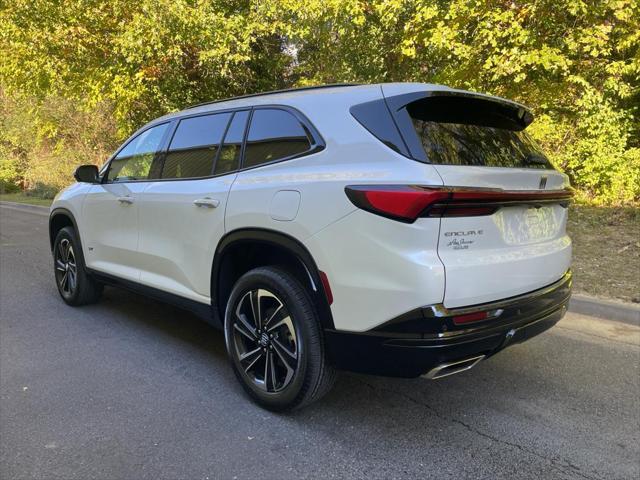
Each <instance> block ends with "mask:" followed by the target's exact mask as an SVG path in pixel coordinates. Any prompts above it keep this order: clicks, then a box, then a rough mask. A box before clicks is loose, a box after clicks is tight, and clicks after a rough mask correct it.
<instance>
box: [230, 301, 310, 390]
mask: <svg viewBox="0 0 640 480" xmlns="http://www.w3.org/2000/svg"><path fill="white" fill-rule="evenodd" d="M232 322H233V325H232V326H233V339H232V340H233V342H232V343H233V345H232V347H233V353H234V355H235V356H236V359H237V361H238V363H239V364H240V369H241V371H243V372H244V375H245V376H246V377H247V378H248V379H249V380H250V381H251V382H252V383H253V384H254V385H256V386H257V387H258V388H259V389H261V390H263V391H265V392H267V393H276V392H279V391H281V390H283V389H284V388H286V387H287V386H288V385H289V384H290V383H291V380H292V379H293V376H294V374H295V372H296V369H297V367H298V355H299V348H298V338H297V335H296V329H295V326H294V324H293V321H292V320H291V316H290V313H289V311H288V310H287V308H286V306H285V305H284V303H283V302H282V300H280V299H279V298H278V297H277V296H276V295H275V294H274V293H272V292H270V291H268V290H265V289H255V290H251V291H249V292H247V293H246V294H244V295H243V296H242V297H241V298H240V301H239V302H238V304H237V306H236V309H235V312H234V315H233V317H232Z"/></svg>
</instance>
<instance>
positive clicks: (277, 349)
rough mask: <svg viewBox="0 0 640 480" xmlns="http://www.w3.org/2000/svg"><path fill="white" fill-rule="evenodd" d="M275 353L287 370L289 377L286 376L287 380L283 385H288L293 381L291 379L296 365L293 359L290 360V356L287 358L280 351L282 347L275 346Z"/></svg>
mask: <svg viewBox="0 0 640 480" xmlns="http://www.w3.org/2000/svg"><path fill="white" fill-rule="evenodd" d="M273 351H274V352H276V355H277V356H278V358H279V359H280V362H282V365H283V366H284V368H286V370H287V375H286V376H285V379H284V382H283V384H284V385H286V384H288V383H289V380H290V379H291V377H293V374H294V372H295V367H296V365H295V363H294V362H292V360H291V358H289V357H288V356H286V355H285V354H283V353H282V352H281V351H280V347H278V346H277V345H274V347H273Z"/></svg>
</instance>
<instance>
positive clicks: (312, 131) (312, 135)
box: [100, 104, 327, 184]
mask: <svg viewBox="0 0 640 480" xmlns="http://www.w3.org/2000/svg"><path fill="white" fill-rule="evenodd" d="M259 109H272V110H273V109H276V110H284V111H285V112H289V113H291V114H292V115H293V116H294V117H295V118H296V119H297V120H298V121H299V122H300V123H301V124H302V125H303V127H304V128H305V129H306V130H307V132H308V133H309V141H310V142H311V148H309V150H307V151H305V152H301V153H297V154H295V155H290V156H288V157H284V158H279V159H277V160H272V161H271V162H265V163H261V164H259V165H254V166H251V167H245V166H244V156H245V150H246V143H247V137H248V135H249V128H250V126H251V120H252V119H253V112H254V110H259ZM241 111H249V118H248V119H247V123H246V125H245V127H244V135H243V138H242V147H241V151H240V162H239V166H238V168H236V169H235V170H230V171H228V172H224V173H218V174H216V175H213V174H212V175H207V176H205V177H188V178H187V177H185V178H146V179H141V180H127V181H123V182H108V181H106V179H107V177H108V176H109V169H110V167H111V162H112V161H113V160H114V159H115V158H116V156H117V155H118V153H120V151H121V150H122V149H123V148H124V147H126V146H127V144H129V142H131V141H132V140H133V139H135V138H136V137H137V136H138V135H140V134H142V133H144V132H145V131H147V130H149V129H150V128H153V127H157V126H159V125H164V124H165V123H169V124H170V126H169V129H168V130H167V132H166V133H165V137H164V138H163V141H162V143H161V145H162V147H161V149H160V150H158V152H157V155H161V156H162V168H163V169H164V159H165V156H166V154H167V152H168V150H169V144H170V141H171V139H173V135H174V134H175V131H176V129H177V128H178V124H179V123H180V121H181V120H185V119H187V118H193V117H202V116H205V115H215V114H218V113H233V114H235V113H236V112H241ZM232 121H233V116H232V117H231V118H230V119H229V122H228V123H227V129H226V130H225V132H224V136H223V137H222V142H223V143H222V144H221V147H222V145H223V144H224V140H225V137H226V135H227V131H228V130H229V127H230V126H231V122H232ZM326 146H327V144H326V143H325V141H324V138H323V137H322V135H320V132H319V131H318V129H317V128H316V127H315V125H313V123H311V121H310V120H309V119H308V118H307V117H306V115H304V113H302V112H301V111H300V110H298V109H297V108H295V107H292V106H290V105H282V104H261V105H244V106H242V107H235V108H224V109H220V110H209V111H206V112H197V113H192V114H185V115H180V116H176V117H174V118H171V119H168V120H166V121H164V122H158V123H154V124H151V125H148V126H147V127H144V128H143V129H140V130H137V131H136V132H135V133H134V134H132V135H131V136H130V137H129V138H128V139H127V141H126V142H125V143H123V144H122V145H121V146H120V147H119V148H118V150H116V152H115V153H114V154H113V155H111V157H109V160H107V163H105V166H104V167H103V168H102V169H101V171H100V176H101V182H100V183H102V184H114V183H115V184H126V183H140V182H182V181H193V180H206V179H210V178H218V177H223V176H225V175H233V174H236V173H240V172H245V171H248V170H253V169H255V168H262V167H266V166H268V165H273V164H276V163H280V162H286V161H289V160H296V159H298V158H301V157H306V156H307V155H313V154H315V153H318V152H321V151H322V150H324V149H325V148H326ZM220 150H221V149H219V150H218V153H216V158H215V161H214V164H213V169H214V171H215V166H216V164H217V162H218V156H219V155H220ZM161 172H162V170H161Z"/></svg>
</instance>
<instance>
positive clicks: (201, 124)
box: [162, 113, 231, 178]
mask: <svg viewBox="0 0 640 480" xmlns="http://www.w3.org/2000/svg"><path fill="white" fill-rule="evenodd" d="M230 117H231V114H230V113H219V114H215V115H203V116H200V117H193V118H186V119H184V120H180V123H179V124H178V128H177V129H176V132H175V133H174V135H173V139H172V140H171V144H170V145H169V151H168V152H167V155H166V158H165V161H164V167H163V168H162V178H194V177H206V176H209V175H211V174H212V172H213V163H214V161H215V158H216V154H217V153H218V148H219V147H220V142H221V141H222V135H224V131H225V129H226V128H227V123H228V122H229V118H230Z"/></svg>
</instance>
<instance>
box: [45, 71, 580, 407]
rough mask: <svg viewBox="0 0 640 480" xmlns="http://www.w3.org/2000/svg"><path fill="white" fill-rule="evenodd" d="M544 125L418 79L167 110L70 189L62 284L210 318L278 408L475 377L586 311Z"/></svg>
mask: <svg viewBox="0 0 640 480" xmlns="http://www.w3.org/2000/svg"><path fill="white" fill-rule="evenodd" d="M532 119H533V117H532V115H531V113H530V112H529V111H528V110H527V109H526V108H525V107H524V106H522V105H520V104H517V103H514V102H511V101H508V100H504V99H501V98H496V97H491V96H487V95H481V94H476V93H471V92H466V91H460V90H453V89H450V88H447V87H443V86H437V85H428V84H408V83H407V84H405V83H397V84H382V85H330V86H325V87H315V88H303V89H297V90H289V91H280V92H270V93H264V94H258V95H249V96H246V97H239V98H235V99H231V100H224V101H219V102H211V103H207V104H203V105H198V106H195V107H192V108H189V109H187V110H184V111H182V112H179V113H175V114H170V115H166V116H164V117H161V118H158V119H157V120H154V121H152V122H150V123H149V124H147V125H145V126H144V127H142V128H141V129H140V130H138V131H137V132H136V133H135V134H133V135H132V136H131V138H130V139H128V140H127V141H126V142H125V143H124V145H123V146H122V147H121V148H120V149H119V150H118V151H117V152H116V153H115V154H114V155H113V156H112V157H111V158H110V159H109V161H108V162H107V163H106V164H105V165H104V166H103V167H102V169H101V170H99V171H98V169H97V168H96V167H95V166H82V167H79V168H78V170H77V171H76V174H75V176H76V179H77V180H78V183H76V184H75V185H72V186H70V187H69V188H67V189H66V190H65V191H64V192H62V193H61V194H59V195H58V196H57V197H56V199H55V201H54V203H53V206H52V207H51V217H50V229H49V235H50V240H51V247H52V251H53V256H54V268H55V276H56V283H57V285H58V290H59V291H60V295H61V296H62V298H63V299H64V301H65V302H67V303H68V304H70V305H82V304H86V303H89V302H94V301H96V300H97V299H98V298H99V297H100V294H101V292H102V287H103V285H104V284H110V285H118V286H123V287H126V288H130V289H135V290H137V291H140V292H143V293H146V294H148V295H152V296H154V297H156V298H159V299H162V300H165V301H169V302H172V303H175V304H177V305H179V306H182V307H185V308H188V309H191V310H193V311H194V312H196V313H198V314H199V315H201V316H202V317H204V318H205V319H206V320H208V321H210V322H211V323H213V324H214V325H217V326H219V327H220V328H223V329H224V332H225V339H226V346H227V351H228V353H229V357H230V359H231V363H232V365H233V369H234V371H235V373H236V375H237V377H238V379H239V380H240V382H241V384H242V385H243V387H244V388H245V389H246V391H247V392H248V393H249V395H251V397H253V399H254V400H256V401H257V402H258V403H260V404H261V405H263V406H265V407H267V408H270V409H274V410H283V409H289V408H294V407H299V406H302V405H304V404H307V403H309V402H310V401H312V400H314V399H316V398H319V397H320V396H321V395H322V394H323V393H325V392H326V391H327V390H328V389H329V388H330V386H331V384H332V381H333V379H334V377H335V371H336V369H343V370H352V371H357V372H364V373H373V374H380V375H389V376H403V377H415V376H419V375H423V376H425V377H427V378H440V377H444V376H447V375H451V374H454V373H458V372H461V371H464V370H467V369H469V368H471V367H472V366H474V365H475V364H476V363H478V362H479V361H480V360H482V359H483V358H487V357H488V356H491V355H493V354H495V353H496V352H498V351H499V350H501V349H502V348H504V347H506V346H507V345H511V344H513V343H516V342H521V341H523V340H526V339H528V338H530V337H532V336H533V335H536V334H538V333H539V332H541V331H543V330H545V329H547V328H549V327H550V326H552V325H553V324H554V323H556V322H557V321H558V320H559V319H560V318H561V317H562V315H563V314H564V313H565V311H566V305H567V302H568V300H569V296H570V289H571V275H570V271H569V266H570V260H571V241H570V239H569V237H568V236H567V234H566V231H565V226H566V221H567V205H568V202H569V201H570V198H571V191H570V189H569V185H568V181H567V177H566V176H565V175H563V174H561V173H558V172H557V171H555V170H554V169H553V168H552V167H551V166H550V164H549V162H548V160H547V159H546V158H545V156H544V155H543V154H542V153H541V152H540V150H539V149H538V147H536V145H535V144H534V143H533V142H532V141H531V139H530V138H529V137H528V136H527V134H526V133H525V132H524V130H525V128H526V127H527V125H529V124H530V123H531V121H532ZM177 321H178V320H177Z"/></svg>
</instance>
